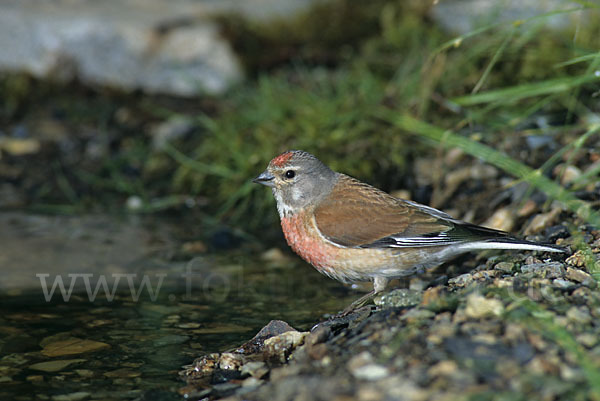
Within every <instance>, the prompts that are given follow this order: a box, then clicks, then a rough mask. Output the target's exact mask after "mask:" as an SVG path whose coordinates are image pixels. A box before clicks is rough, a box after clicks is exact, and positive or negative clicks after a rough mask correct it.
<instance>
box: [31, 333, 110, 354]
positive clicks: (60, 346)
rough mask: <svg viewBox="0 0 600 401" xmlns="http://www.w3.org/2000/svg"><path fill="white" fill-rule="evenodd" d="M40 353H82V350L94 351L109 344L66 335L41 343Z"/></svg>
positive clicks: (107, 346)
mask: <svg viewBox="0 0 600 401" xmlns="http://www.w3.org/2000/svg"><path fill="white" fill-rule="evenodd" d="M43 347H44V349H43V350H42V354H43V355H45V356H49V357H55V356H63V355H75V354H82V353H84V352H94V351H99V350H102V349H106V348H110V345H108V344H106V343H103V342H100V341H93V340H84V339H81V338H75V337H68V338H65V339H64V340H60V341H56V342H50V343H48V344H45V345H43Z"/></svg>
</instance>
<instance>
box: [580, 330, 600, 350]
mask: <svg viewBox="0 0 600 401" xmlns="http://www.w3.org/2000/svg"><path fill="white" fill-rule="evenodd" d="M576 339H577V342H578V343H580V344H582V345H584V346H585V347H587V348H592V347H593V346H595V345H596V344H597V343H598V337H597V336H596V335H594V334H592V333H582V334H579V335H578V336H577V337H576Z"/></svg>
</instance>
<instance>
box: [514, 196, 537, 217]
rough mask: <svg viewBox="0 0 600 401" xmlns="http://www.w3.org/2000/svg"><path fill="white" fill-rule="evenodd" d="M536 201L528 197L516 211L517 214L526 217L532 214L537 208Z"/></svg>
mask: <svg viewBox="0 0 600 401" xmlns="http://www.w3.org/2000/svg"><path fill="white" fill-rule="evenodd" d="M537 207H538V206H537V203H536V202H535V201H534V200H533V199H528V200H527V201H526V202H525V203H524V204H523V206H521V208H520V209H519V210H518V211H517V216H519V217H527V216H530V215H532V214H533V213H534V212H535V211H536V210H537Z"/></svg>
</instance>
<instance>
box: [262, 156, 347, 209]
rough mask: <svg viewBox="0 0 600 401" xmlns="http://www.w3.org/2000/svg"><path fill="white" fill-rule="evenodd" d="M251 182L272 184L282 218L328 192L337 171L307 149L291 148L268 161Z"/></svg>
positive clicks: (316, 200) (335, 179)
mask: <svg viewBox="0 0 600 401" xmlns="http://www.w3.org/2000/svg"><path fill="white" fill-rule="evenodd" d="M253 181H254V182H256V183H258V184H263V185H266V186H268V187H271V189H272V190H273V195H275V199H276V200H277V209H278V210H279V214H280V215H281V216H282V217H283V216H287V215H290V214H294V213H296V212H298V211H299V210H301V209H302V208H304V207H306V206H309V205H314V204H315V203H316V202H318V200H319V199H321V198H323V197H324V196H326V195H327V194H329V193H330V192H331V189H332V188H333V186H334V185H335V183H336V181H337V173H335V172H334V171H333V170H331V169H330V168H329V167H327V166H326V165H325V164H323V163H322V162H321V161H320V160H319V159H317V158H316V157H315V156H313V155H311V154H310V153H308V152H304V151H301V150H290V151H287V152H284V153H282V154H280V155H279V156H277V157H275V158H274V159H273V160H271V161H270V162H269V165H268V166H267V169H266V170H265V171H263V172H262V173H261V174H260V175H259V176H258V177H256V178H255V179H254V180H253Z"/></svg>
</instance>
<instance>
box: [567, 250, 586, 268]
mask: <svg viewBox="0 0 600 401" xmlns="http://www.w3.org/2000/svg"><path fill="white" fill-rule="evenodd" d="M565 262H566V263H567V264H568V265H569V266H575V267H582V266H585V254H584V253H583V252H581V251H577V252H575V253H574V254H573V255H571V256H569V257H568V258H567V260H566V261H565Z"/></svg>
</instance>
